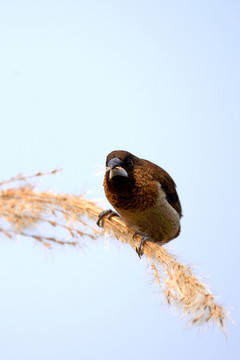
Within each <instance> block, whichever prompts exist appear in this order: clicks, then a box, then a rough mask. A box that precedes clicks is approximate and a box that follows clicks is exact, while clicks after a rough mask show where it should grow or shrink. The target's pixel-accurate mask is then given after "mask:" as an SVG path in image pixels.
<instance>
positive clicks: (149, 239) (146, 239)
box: [133, 231, 152, 259]
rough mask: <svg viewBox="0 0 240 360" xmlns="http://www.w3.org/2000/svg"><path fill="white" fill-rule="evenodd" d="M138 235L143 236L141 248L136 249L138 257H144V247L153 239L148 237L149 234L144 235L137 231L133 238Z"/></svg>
mask: <svg viewBox="0 0 240 360" xmlns="http://www.w3.org/2000/svg"><path fill="white" fill-rule="evenodd" d="M137 235H142V237H141V240H140V244H139V246H137V247H136V253H137V254H138V256H139V257H140V259H141V257H142V255H143V254H144V252H143V246H144V244H145V242H146V241H152V238H151V237H150V236H148V235H147V234H144V233H142V232H139V231H136V232H135V233H134V234H133V238H134V237H135V236H137Z"/></svg>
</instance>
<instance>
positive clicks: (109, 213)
mask: <svg viewBox="0 0 240 360" xmlns="http://www.w3.org/2000/svg"><path fill="white" fill-rule="evenodd" d="M112 216H119V215H118V214H117V213H116V212H114V211H113V210H111V209H109V210H104V211H102V212H101V213H100V214H99V215H98V220H97V225H98V226H99V227H103V219H104V218H105V217H107V219H108V220H109V219H110V218H111V217H112Z"/></svg>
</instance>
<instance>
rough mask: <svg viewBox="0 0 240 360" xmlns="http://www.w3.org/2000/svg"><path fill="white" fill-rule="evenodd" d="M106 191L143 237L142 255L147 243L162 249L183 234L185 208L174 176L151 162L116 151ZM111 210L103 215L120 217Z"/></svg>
mask: <svg viewBox="0 0 240 360" xmlns="http://www.w3.org/2000/svg"><path fill="white" fill-rule="evenodd" d="M104 190H105V194H106V197H107V199H108V201H109V202H110V203H111V204H112V206H113V207H114V209H115V210H116V211H117V213H118V214H119V215H120V216H121V217H122V218H123V220H124V221H125V222H126V223H127V224H128V225H129V226H130V227H132V228H133V229H135V234H134V236H135V235H137V234H140V235H142V238H141V242H140V245H139V247H138V248H137V249H136V251H137V253H138V255H139V256H140V257H141V255H142V254H143V251H142V247H143V245H144V243H145V242H146V240H150V241H154V242H159V243H160V244H161V245H163V244H165V243H167V242H169V241H170V240H172V239H174V238H176V237H177V236H178V235H179V233H180V218H181V217H182V208H181V204H180V201H179V198H178V194H177V191H176V185H175V183H174V181H173V179H172V178H171V176H170V175H169V174H168V173H167V172H166V171H165V170H163V169H162V168H160V167H159V166H157V165H155V164H153V163H151V162H150V161H148V160H143V159H139V158H138V157H136V156H135V155H133V154H131V153H129V152H127V151H122V150H116V151H112V152H111V153H110V154H108V156H107V159H106V173H105V177H104ZM118 214H116V213H114V212H113V211H111V210H107V211H104V212H103V213H101V214H100V216H99V219H98V222H97V223H98V225H100V224H101V220H102V219H103V217H104V216H106V215H108V218H110V217H111V216H113V215H118Z"/></svg>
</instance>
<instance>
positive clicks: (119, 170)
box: [107, 158, 128, 180]
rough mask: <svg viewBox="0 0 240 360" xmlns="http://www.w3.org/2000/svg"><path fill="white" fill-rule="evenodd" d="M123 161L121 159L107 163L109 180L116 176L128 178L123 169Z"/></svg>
mask: <svg viewBox="0 0 240 360" xmlns="http://www.w3.org/2000/svg"><path fill="white" fill-rule="evenodd" d="M122 165H123V161H122V160H120V159H119V158H113V159H111V160H110V161H109V162H108V163H107V170H109V179H110V180H111V179H112V178H113V177H114V176H124V177H128V173H127V171H126V170H125V169H124V168H123V167H122Z"/></svg>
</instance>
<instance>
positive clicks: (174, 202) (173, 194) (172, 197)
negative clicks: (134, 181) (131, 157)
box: [145, 160, 182, 217]
mask: <svg viewBox="0 0 240 360" xmlns="http://www.w3.org/2000/svg"><path fill="white" fill-rule="evenodd" d="M145 161H147V160H145ZM147 162H148V164H149V166H150V167H151V168H152V169H153V178H154V180H156V181H158V182H159V183H160V184H161V187H162V189H163V190H164V191H165V193H166V196H167V200H168V202H169V204H170V205H171V206H172V207H173V208H174V209H175V210H176V211H177V212H178V214H179V216H180V217H182V207H181V203H180V200H179V197H178V193H177V190H176V184H175V182H174V181H173V179H172V178H171V176H170V175H169V174H168V173H167V172H166V171H165V170H164V169H162V168H161V167H160V166H157V165H155V164H153V163H151V162H150V161H147Z"/></svg>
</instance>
